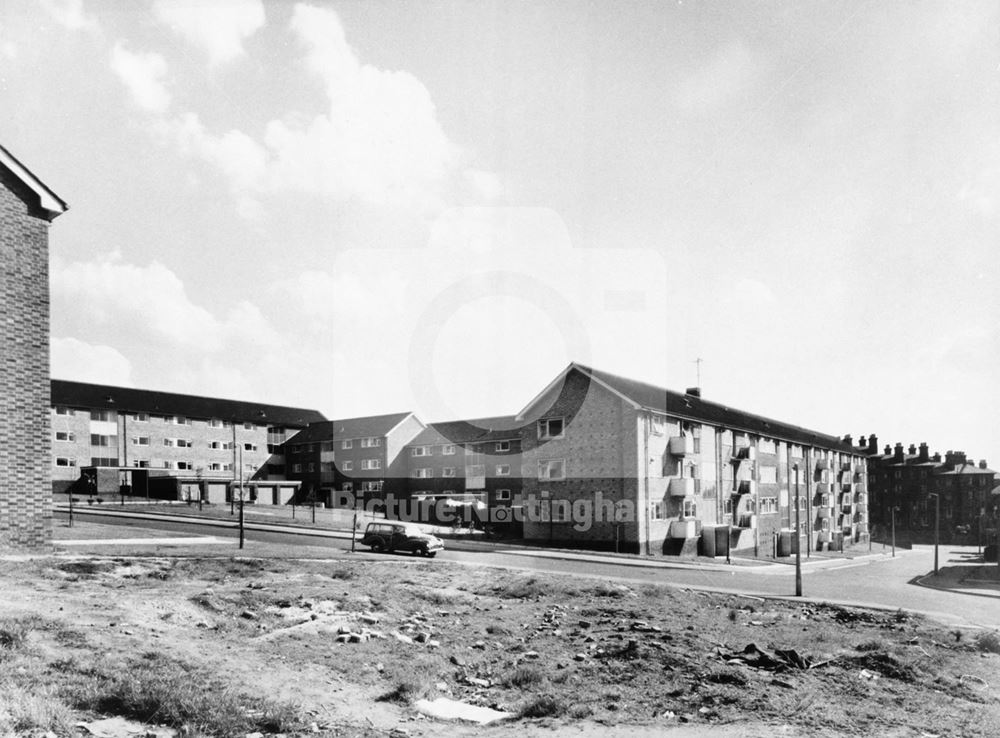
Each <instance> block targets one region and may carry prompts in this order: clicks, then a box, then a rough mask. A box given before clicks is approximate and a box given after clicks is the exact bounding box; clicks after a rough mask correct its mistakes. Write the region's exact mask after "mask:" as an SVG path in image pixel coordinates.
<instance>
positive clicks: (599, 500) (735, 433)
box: [411, 363, 868, 555]
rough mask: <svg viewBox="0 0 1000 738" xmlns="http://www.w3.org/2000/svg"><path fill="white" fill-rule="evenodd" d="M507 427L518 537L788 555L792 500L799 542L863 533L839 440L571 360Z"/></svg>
mask: <svg viewBox="0 0 1000 738" xmlns="http://www.w3.org/2000/svg"><path fill="white" fill-rule="evenodd" d="M514 421H515V423H514V424H516V425H517V426H518V428H519V430H518V432H517V436H518V437H519V440H520V444H521V451H520V454H519V456H520V460H519V464H520V473H519V474H512V476H515V477H517V476H519V477H520V481H521V498H522V501H523V508H522V509H521V510H520V517H521V518H522V519H523V534H524V537H525V538H528V539H532V540H538V541H546V542H551V543H555V544H559V545H567V546H579V547H585V548H603V549H617V550H620V551H631V552H642V553H646V554H659V553H668V554H669V553H682V552H693V551H694V550H696V548H698V547H700V549H701V551H702V552H703V553H706V554H709V555H713V554H716V553H724V552H725V551H727V550H728V549H729V548H732V549H733V550H738V549H742V550H751V549H752V550H754V551H756V552H758V553H762V554H769V553H772V552H774V551H777V552H778V553H779V554H780V553H786V554H787V553H790V552H791V551H792V550H794V542H793V540H792V536H793V534H792V529H793V528H794V527H795V519H796V516H795V504H796V502H795V501H796V500H798V505H799V521H800V522H799V530H800V531H801V539H800V541H801V542H800V544H799V545H801V546H803V547H808V548H809V549H812V548H817V549H821V548H840V547H842V546H844V545H847V544H849V543H856V542H859V541H862V540H866V539H867V535H868V507H867V492H866V489H867V488H866V480H867V470H866V464H865V456H864V454H862V453H860V452H859V451H858V450H856V449H854V448H853V447H852V445H851V443H850V441H849V439H844V440H841V439H840V438H838V437H836V436H830V435H825V434H822V433H817V432H815V431H811V430H807V429H804V428H800V427H797V426H794V425H790V424H788V423H783V422H779V421H776V420H771V419H769V418H764V417H761V416H757V415H753V414H750V413H745V412H742V411H739V410H735V409H733V408H729V407H725V406H723V405H719V404H716V403H712V402H708V401H706V400H704V399H702V398H701V396H700V391H698V390H697V389H693V390H689V391H688V392H686V393H683V394H681V393H676V392H671V391H669V390H666V389H663V388H662V387H656V386H653V385H649V384H646V383H643V382H637V381H634V380H631V379H626V378H623V377H619V376H616V375H613V374H608V373H606V372H601V371H597V370H594V369H591V368H589V367H586V366H582V365H580V364H575V363H574V364H571V365H570V366H569V367H567V368H566V369H565V370H564V371H563V372H562V373H561V374H560V375H559V376H558V377H556V379H555V380H553V382H552V383H550V385H549V386H548V387H546V388H545V389H544V390H543V391H542V392H541V393H540V394H539V395H538V396H537V397H536V398H535V399H533V400H532V401H531V402H530V403H529V404H528V405H527V407H525V408H524V409H523V410H522V411H521V412H520V413H518V415H517V416H515V419H514ZM436 425H440V424H436ZM435 427H436V426H435ZM418 442H419V439H418ZM510 462H511V463H512V465H516V464H517V463H518V462H517V461H515V460H514V459H513V458H512V459H510ZM411 465H412V464H411ZM415 481H419V482H421V483H422V482H423V481H424V480H411V489H416V487H413V486H412V485H413V484H414V482H415ZM418 486H419V485H418Z"/></svg>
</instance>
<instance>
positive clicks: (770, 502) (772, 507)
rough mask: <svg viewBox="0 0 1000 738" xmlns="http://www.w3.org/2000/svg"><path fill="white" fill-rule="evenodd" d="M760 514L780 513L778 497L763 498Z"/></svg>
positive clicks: (761, 499)
mask: <svg viewBox="0 0 1000 738" xmlns="http://www.w3.org/2000/svg"><path fill="white" fill-rule="evenodd" d="M760 512H761V513H773V512H778V499H777V498H776V497H761V498H760Z"/></svg>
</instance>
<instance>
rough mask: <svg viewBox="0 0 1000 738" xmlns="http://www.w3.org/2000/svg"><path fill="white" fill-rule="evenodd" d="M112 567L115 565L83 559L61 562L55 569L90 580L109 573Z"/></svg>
mask: <svg viewBox="0 0 1000 738" xmlns="http://www.w3.org/2000/svg"><path fill="white" fill-rule="evenodd" d="M114 567H115V564H114V563H113V562H109V561H93V560H91V559H84V560H80V561H61V562H59V563H58V564H56V567H55V568H56V569H58V570H59V571H62V572H66V573H67V574H75V575H76V576H78V577H83V578H92V577H96V576H98V575H99V574H103V573H105V572H109V571H111V570H112V569H113V568H114Z"/></svg>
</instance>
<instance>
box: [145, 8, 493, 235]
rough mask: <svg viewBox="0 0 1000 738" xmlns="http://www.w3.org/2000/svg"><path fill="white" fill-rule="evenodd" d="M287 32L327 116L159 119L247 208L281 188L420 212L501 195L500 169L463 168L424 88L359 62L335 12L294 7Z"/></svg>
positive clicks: (256, 208)
mask: <svg viewBox="0 0 1000 738" xmlns="http://www.w3.org/2000/svg"><path fill="white" fill-rule="evenodd" d="M290 31H291V33H292V34H293V35H294V36H295V37H296V38H297V39H298V40H299V41H300V42H301V44H302V46H303V47H304V49H305V60H304V63H305V65H306V67H307V69H308V70H310V71H311V72H312V73H313V74H315V75H317V76H318V77H319V78H320V79H321V80H322V82H323V84H324V88H325V91H326V95H327V101H326V110H325V111H324V112H323V114H320V115H310V116H307V115H303V114H298V113H289V114H287V115H285V116H283V117H281V118H279V119H274V120H272V121H270V122H269V123H268V124H267V125H266V126H265V128H264V130H263V133H262V135H260V136H259V137H255V136H252V135H250V134H248V133H245V132H243V131H241V130H238V129H232V130H229V131H228V132H227V133H223V134H218V133H215V132H213V131H210V130H208V129H207V128H206V127H205V126H204V125H203V124H202V122H201V118H200V116H199V115H198V114H197V113H195V112H189V113H187V114H185V115H183V116H179V117H177V118H175V119H173V120H160V121H156V122H155V123H154V129H155V130H156V132H157V133H158V134H159V135H160V136H161V137H165V138H166V139H168V140H170V139H172V140H173V141H174V142H175V144H176V145H177V146H179V148H180V150H181V151H182V153H184V154H186V155H188V156H191V157H193V158H197V159H201V160H202V161H205V162H207V163H209V164H211V165H212V166H214V167H215V168H217V169H218V170H219V171H220V172H221V173H222V174H223V175H225V176H226V178H227V179H228V180H229V181H230V184H231V187H232V189H233V193H234V195H235V197H236V199H237V202H238V203H239V209H240V212H241V214H244V215H245V216H247V217H256V216H258V215H259V214H260V202H259V201H260V198H261V197H262V196H264V195H267V194H273V193H279V192H292V193H302V194H307V195H311V196H315V197H319V198H322V199H326V200H329V199H332V200H334V201H337V202H345V201H352V200H354V201H359V202H362V203H365V204H368V205H376V206H388V207H395V208H403V209H405V210H408V211H411V212H417V213H426V212H436V211H439V210H440V209H442V208H443V207H444V203H446V202H448V201H449V200H451V199H453V197H454V196H465V195H469V196H471V197H472V199H473V201H474V202H482V201H489V200H492V199H495V198H496V197H498V196H499V195H500V194H501V193H502V188H501V186H500V183H499V181H498V180H497V178H496V176H495V175H493V174H491V173H489V172H486V171H482V170H478V169H470V168H466V167H465V164H464V162H463V158H464V155H463V152H462V151H461V150H460V149H459V147H458V146H456V145H455V144H453V143H452V142H451V141H450V140H449V139H448V137H447V136H446V135H445V133H444V131H443V129H442V128H441V125H440V123H439V122H438V120H437V114H436V110H435V107H434V103H433V101H432V100H431V96H430V93H429V92H428V90H427V88H426V87H424V85H423V84H422V83H421V82H420V81H419V80H418V79H417V78H416V77H414V76H413V75H411V74H409V73H408V72H405V71H387V70H381V69H377V68H375V67H373V66H371V65H368V64H364V63H362V62H361V60H360V59H359V58H358V57H357V55H356V54H355V52H354V51H353V49H351V48H350V46H349V45H348V44H347V40H346V38H345V34H344V28H343V26H342V25H341V22H340V19H339V18H338V16H337V14H336V13H335V12H333V11H332V10H329V9H325V8H316V7H311V6H308V5H302V4H299V5H296V6H295V10H294V12H293V15H292V20H291V25H290Z"/></svg>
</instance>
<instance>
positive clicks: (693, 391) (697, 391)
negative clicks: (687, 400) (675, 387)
mask: <svg viewBox="0 0 1000 738" xmlns="http://www.w3.org/2000/svg"><path fill="white" fill-rule="evenodd" d="M684 394H685V395H691V396H692V397H701V387H688V388H687V389H686V390H684Z"/></svg>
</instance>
